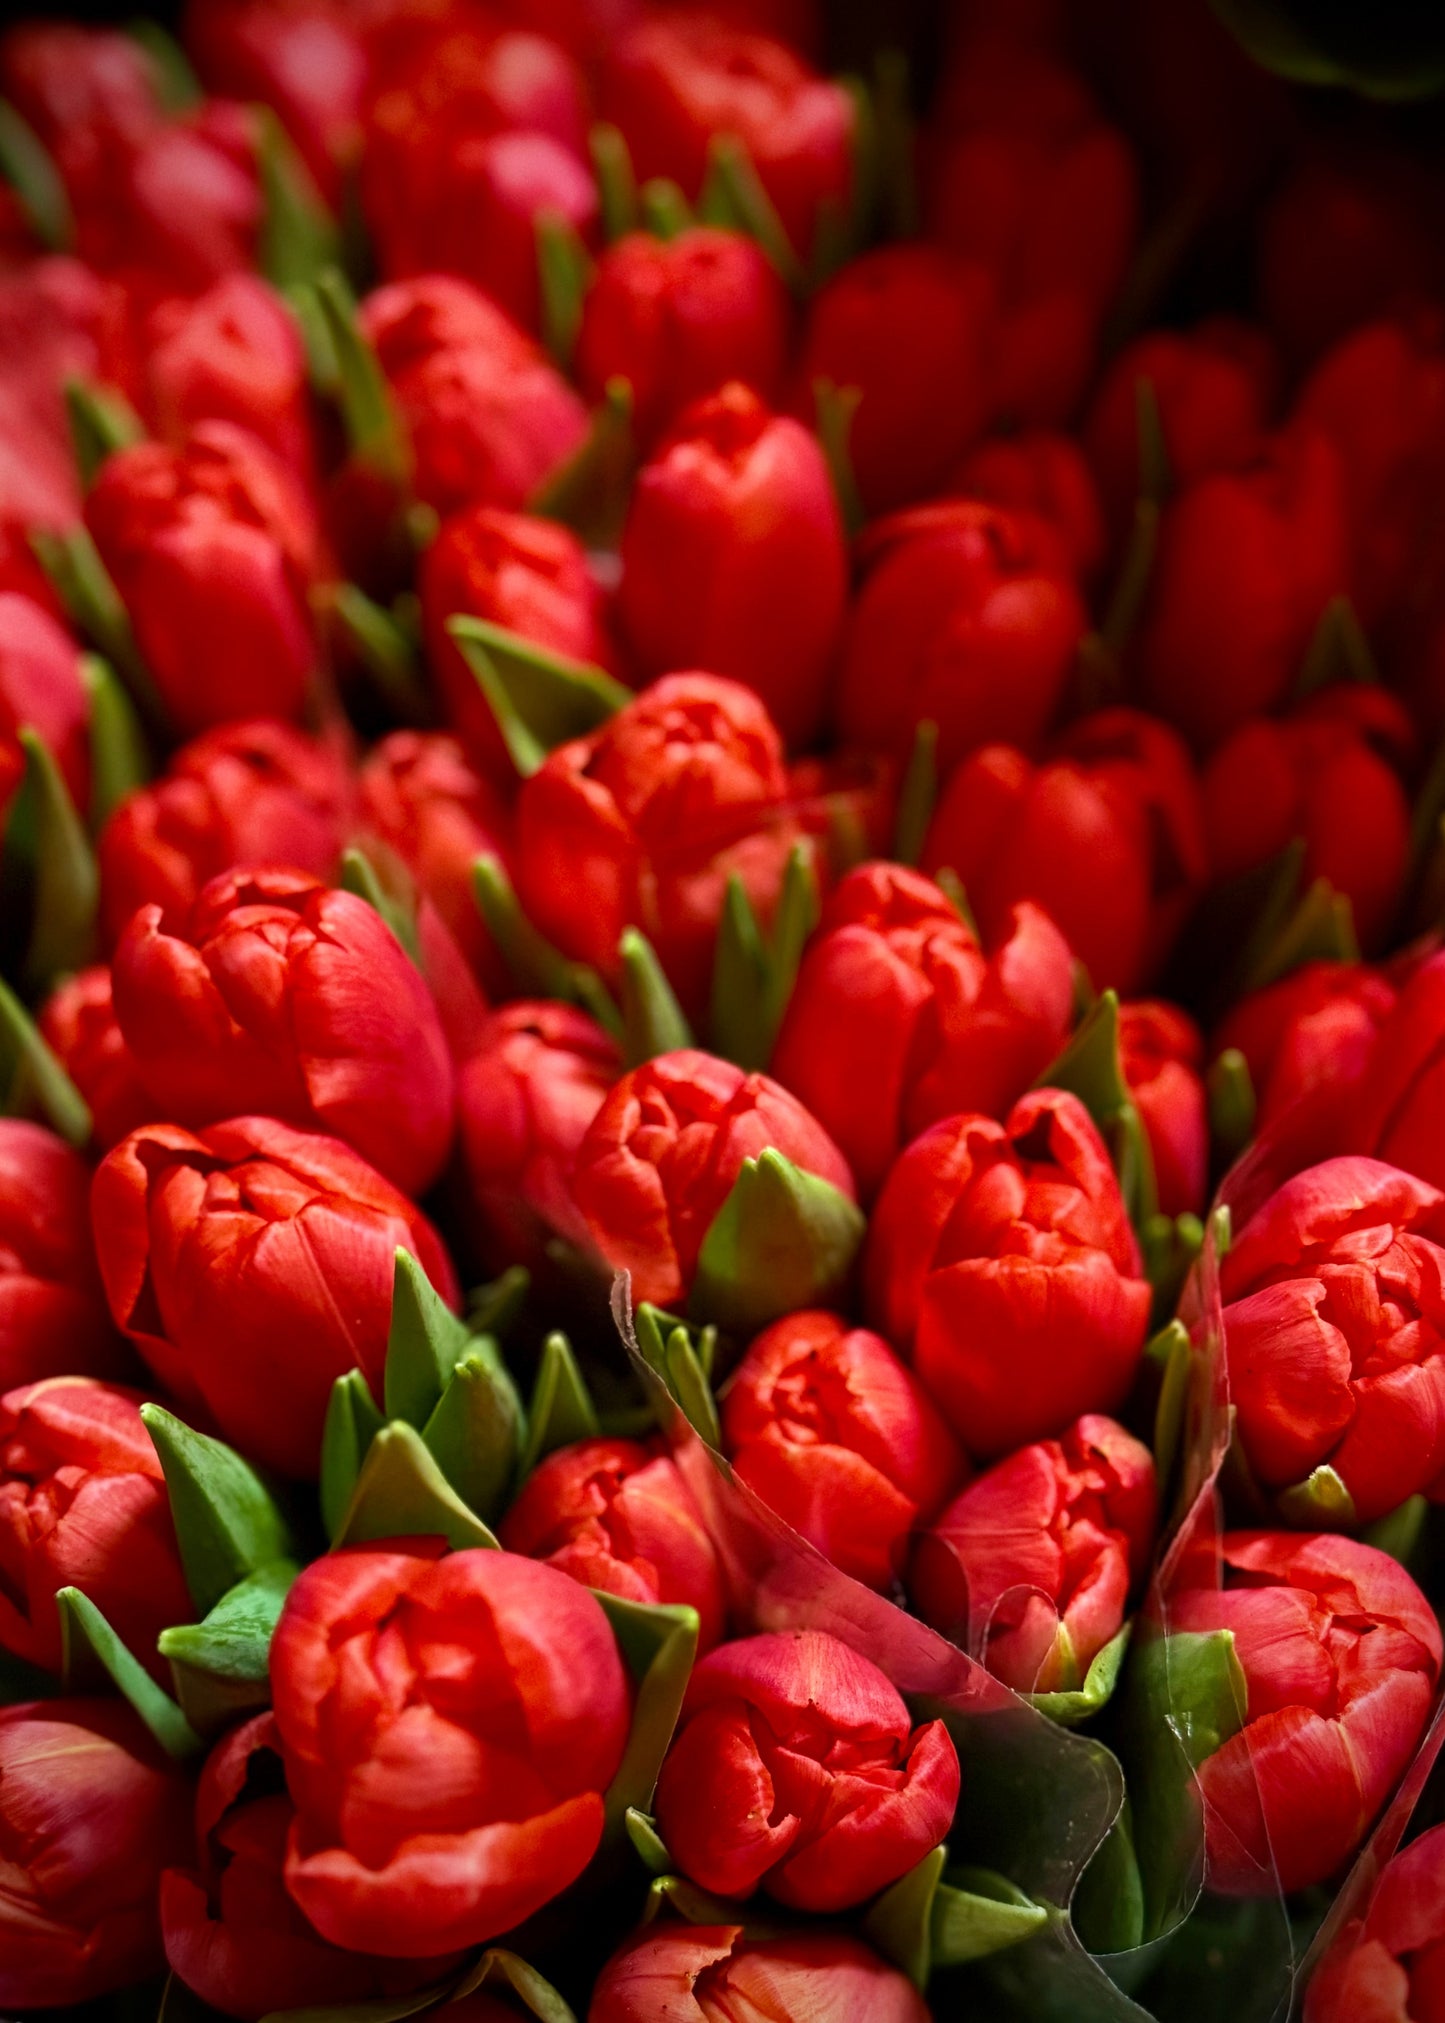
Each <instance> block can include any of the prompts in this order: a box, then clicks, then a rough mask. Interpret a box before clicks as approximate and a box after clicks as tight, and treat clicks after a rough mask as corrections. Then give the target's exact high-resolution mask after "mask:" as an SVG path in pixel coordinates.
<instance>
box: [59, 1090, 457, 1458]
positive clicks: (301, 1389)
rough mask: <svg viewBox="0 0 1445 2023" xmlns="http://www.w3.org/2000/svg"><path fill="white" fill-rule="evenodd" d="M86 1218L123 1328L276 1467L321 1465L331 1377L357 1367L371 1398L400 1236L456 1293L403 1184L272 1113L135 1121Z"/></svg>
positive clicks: (154, 1362)
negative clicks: (207, 1120)
mask: <svg viewBox="0 0 1445 2023" xmlns="http://www.w3.org/2000/svg"><path fill="white" fill-rule="evenodd" d="M93 1219H94V1224H95V1244H96V1250H97V1252H98V1253H99V1257H100V1269H101V1276H102V1277H103V1279H104V1280H105V1288H106V1294H107V1296H108V1298H109V1300H110V1306H111V1312H112V1313H113V1315H114V1316H115V1319H116V1323H117V1325H118V1326H120V1327H122V1328H124V1329H125V1331H126V1333H127V1334H129V1335H130V1337H131V1339H132V1340H133V1341H134V1342H135V1344H136V1346H137V1347H138V1348H139V1350H140V1352H141V1354H142V1356H143V1357H144V1358H145V1360H146V1362H147V1363H148V1364H149V1365H150V1367H151V1368H152V1369H153V1370H154V1372H155V1373H156V1375H157V1377H158V1378H159V1380H160V1381H161V1382H162V1383H163V1384H164V1385H165V1387H166V1389H167V1390H168V1391H170V1392H171V1393H172V1395H173V1396H174V1397H176V1398H177V1399H178V1400H179V1401H180V1403H181V1405H182V1407H183V1408H184V1407H186V1406H188V1405H189V1406H193V1407H194V1406H200V1407H202V1408H203V1409H204V1410H206V1411H207V1412H209V1413H210V1415H211V1416H212V1417H213V1418H214V1420H215V1422H216V1424H217V1426H218V1427H219V1428H220V1430H221V1432H222V1433H223V1434H224V1435H225V1437H226V1438H227V1439H229V1440H232V1441H234V1442H235V1443H236V1444H237V1445H238V1446H240V1447H242V1448H244V1449H245V1451H246V1452H247V1453H248V1454H250V1455H252V1456H253V1457H254V1458H255V1459H256V1460H257V1461H259V1462H260V1463H261V1464H262V1465H263V1466H264V1467H270V1468H275V1469H277V1470H279V1471H280V1472H281V1473H282V1474H286V1475H296V1476H308V1475H314V1474H315V1472H316V1465H317V1457H318V1455H319V1452H320V1447H321V1426H322V1421H323V1419H324V1418H325V1415H326V1405H327V1400H328V1399H329V1397H330V1395H331V1386H332V1384H333V1382H334V1381H335V1379H336V1378H337V1377H339V1376H342V1375H343V1374H344V1373H345V1372H346V1371H347V1370H350V1369H353V1368H356V1367H359V1368H360V1369H361V1370H362V1371H363V1372H364V1374H365V1376H366V1378H367V1380H368V1382H369V1383H370V1384H371V1386H372V1388H373V1390H374V1391H375V1392H376V1393H377V1395H378V1396H379V1395H380V1391H381V1377H382V1368H383V1364H384V1362H385V1358H386V1340H387V1331H388V1329H389V1327H390V1322H391V1287H392V1276H393V1271H394V1267H395V1254H396V1251H397V1249H398V1248H402V1249H405V1250H409V1251H410V1252H411V1253H412V1255H413V1256H414V1257H415V1258H416V1259H417V1261H418V1262H419V1263H420V1265H421V1267H422V1269H423V1271H425V1273H426V1275H427V1277H428V1278H429V1279H430V1280H431V1282H432V1284H433V1285H434V1286H435V1287H436V1289H437V1291H438V1292H439V1293H440V1294H441V1296H442V1298H443V1299H444V1300H446V1301H447V1303H448V1304H449V1305H451V1306H455V1305H456V1303H457V1285H456V1277H455V1274H454V1273H453V1271H452V1266H451V1261H450V1259H449V1258H448V1257H447V1254H446V1252H445V1250H444V1249H443V1248H442V1244H441V1239H440V1238H439V1237H438V1235H437V1233H436V1231H435V1230H434V1229H433V1228H432V1226H431V1224H430V1223H429V1222H428V1221H427V1220H426V1218H425V1217H424V1216H423V1215H422V1214H421V1213H420V1211H419V1210H418V1209H416V1208H414V1207H413V1206H412V1204H411V1203H410V1202H409V1201H408V1200H407V1199H406V1198H405V1196H404V1195H401V1194H399V1193H398V1192H397V1190H396V1189H395V1188H394V1187H393V1186H392V1185H391V1184H390V1182H389V1181H386V1180H383V1179H382V1177H381V1175H380V1174H379V1173H377V1172H376V1171H375V1170H374V1168H372V1167H370V1166H368V1165H367V1163H366V1161H365V1160H364V1159H362V1158H360V1157H359V1156H358V1155H357V1154H356V1153H355V1152H353V1151H352V1150H351V1149H350V1147H349V1146H346V1145H343V1144H341V1143H340V1142H339V1140H337V1139H335V1138H319V1137H311V1136H309V1135H307V1134H306V1133H305V1132H302V1131H293V1130H292V1129H291V1128H290V1127H289V1126H288V1125H285V1124H278V1123H276V1122H275V1121H274V1120H273V1119H271V1118H269V1117H238V1118H233V1119H232V1120H231V1121H230V1122H229V1123H225V1124H217V1125H214V1126H212V1127H211V1128H210V1129H208V1130H206V1131H204V1132H202V1133H201V1134H199V1135H198V1136H195V1137H193V1136H192V1135H191V1133H190V1132H189V1131H183V1130H181V1129H180V1127H179V1126H178V1125H173V1124H154V1125H150V1126H149V1127H147V1128H146V1129H145V1130H142V1131H136V1132H134V1133H132V1135H131V1136H130V1137H129V1138H127V1139H126V1140H125V1141H124V1143H122V1144H120V1145H117V1147H116V1148H115V1150H114V1151H113V1152H112V1153H111V1154H110V1155H109V1156H108V1158H107V1159H106V1160H105V1161H104V1163H103V1164H102V1166H101V1168H100V1170H99V1172H98V1173H97V1174H96V1177H95V1189H94V1200H93ZM280 1401H284V1407H285V1409H284V1410H281V1409H278V1405H279V1403H280Z"/></svg>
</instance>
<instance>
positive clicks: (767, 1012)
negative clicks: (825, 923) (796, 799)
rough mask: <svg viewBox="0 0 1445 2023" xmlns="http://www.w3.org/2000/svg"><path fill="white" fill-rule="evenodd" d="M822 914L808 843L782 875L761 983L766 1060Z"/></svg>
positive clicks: (799, 848) (792, 854) (799, 846)
mask: <svg viewBox="0 0 1445 2023" xmlns="http://www.w3.org/2000/svg"><path fill="white" fill-rule="evenodd" d="M822 910H823V903H822V896H821V893H820V892H819V888H818V867H817V861H816V852H815V850H814V847H813V845H812V844H811V843H795V844H794V845H793V847H792V849H791V850H790V851H789V853H788V862H787V865H786V867H785V868H784V871H783V889H782V891H781V893H780V894H779V896H778V910H777V914H776V917H775V918H774V921H773V932H772V935H771V937H770V938H769V942H768V962H767V969H766V973H765V976H764V979H763V1006H762V1011H763V1040H764V1043H765V1045H766V1047H767V1054H766V1055H765V1056H764V1058H765V1059H769V1058H771V1056H772V1051H773V1042H774V1041H775V1040H776V1039H777V1036H778V1028H779V1026H780V1025H781V1024H782V1023H783V1014H784V1013H785V1012H786V1011H787V1009H788V1000H789V999H790V998H791V997H792V995H793V985H794V984H795V983H796V982H797V980H798V966H799V964H800V963H801V962H802V960H803V950H804V949H805V948H806V947H807V944H808V937H809V935H811V933H812V932H813V929H814V928H815V927H816V926H817V925H818V917H819V915H820V914H821V912H822Z"/></svg>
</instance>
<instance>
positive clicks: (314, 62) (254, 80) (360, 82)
mask: <svg viewBox="0 0 1445 2023" xmlns="http://www.w3.org/2000/svg"><path fill="white" fill-rule="evenodd" d="M354 13H355V10H351V11H348V10H347V9H346V8H345V7H343V6H330V5H316V6H299V7H287V6H281V7H278V6H275V5H274V4H272V0H189V4H188V5H187V7H186V12H185V34H186V49H187V52H188V54H189V55H190V57H191V60H192V61H193V62H194V63H195V65H196V67H197V69H198V70H199V71H200V73H201V76H202V77H203V78H204V80H205V82H206V85H207V86H208V88H209V89H210V90H212V91H216V92H220V93H222V94H224V96H225V97H227V98H239V99H243V100H245V101H248V102H253V101H259V102H260V103H261V104H263V105H269V106H272V107H273V108H274V109H275V111H276V112H277V114H278V115H279V117H280V119H281V123H282V125H283V126H284V127H285V129H286V131H287V133H288V135H289V136H290V138H291V139H292V140H293V141H294V142H295V144H296V146H297V147H298V149H299V150H300V152H301V155H302V158H303V160H304V161H305V163H306V166H307V168H308V169H309V170H310V172H311V175H312V177H313V179H314V180H315V182H316V185H317V188H318V189H319V190H320V191H321V193H322V195H323V196H324V197H325V198H326V199H327V201H328V202H329V203H330V204H331V205H332V207H333V208H336V207H337V205H338V202H339V200H340V199H341V197H342V195H343V191H342V177H343V173H344V171H345V170H346V169H347V168H348V167H349V166H350V165H351V163H352V162H353V160H354V158H355V156H356V153H357V151H358V149H359V147H360V144H361V108H362V102H363V98H364V95H365V88H366V81H367V62H366V50H365V45H364V41H363V38H362V36H361V34H360V32H359V29H360V24H359V23H358V22H357V21H356V20H355V18H354Z"/></svg>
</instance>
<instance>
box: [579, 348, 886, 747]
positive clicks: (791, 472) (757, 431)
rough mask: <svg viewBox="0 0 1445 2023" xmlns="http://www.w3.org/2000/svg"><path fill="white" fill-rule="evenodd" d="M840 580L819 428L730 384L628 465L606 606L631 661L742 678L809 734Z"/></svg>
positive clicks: (841, 552)
mask: <svg viewBox="0 0 1445 2023" xmlns="http://www.w3.org/2000/svg"><path fill="white" fill-rule="evenodd" d="M679 582H686V583H687V584H688V585H689V594H688V595H687V596H686V597H679V596H678V584H679ZM847 592H848V555H847V543H846V539H845V536H844V531H843V521H842V516H841V514H840V512H839V510H838V501H837V498H836V496H835V494H834V491H833V483H832V479H831V478H830V477H829V475H828V466H827V463H826V461H825V459H824V456H823V452H822V450H821V449H820V448H819V446H818V443H817V440H816V438H815V437H814V436H812V435H811V434H810V433H809V432H808V431H807V430H806V429H804V428H802V427H801V426H800V425H799V424H798V423H797V422H795V421H790V420H788V419H787V418H786V417H784V416H778V415H772V414H769V412H768V410H767V408H766V407H764V405H763V403H762V402H761V401H760V400H759V399H758V397H757V395H756V394H754V393H752V392H750V391H749V390H748V388H747V387H745V386H742V385H739V384H738V383H736V382H734V383H733V384H731V385H729V386H725V387H724V388H723V389H722V391H721V392H720V393H717V394H714V395H712V396H711V397H710V398H709V399H707V400H704V401H699V402H698V404H697V405H696V406H695V407H692V408H690V409H688V410H687V412H686V413H685V414H684V415H683V416H682V417H681V419H680V420H679V421H678V422H677V424H676V425H675V427H674V428H673V431H672V433H671V434H670V435H669V436H668V437H667V438H666V440H665V441H664V442H663V443H662V444H661V446H660V447H659V449H658V451H657V454H656V455H655V456H654V458H653V459H652V461H651V462H650V463H648V464H646V465H644V467H643V469H642V471H641V472H640V473H639V475H638V479H637V486H636V490H635V491H634V493H633V498H632V505H631V509H630V511H629V513H628V516H627V525H626V527H625V528H624V530H623V535H622V582H621V585H620V587H619V589H618V593H617V615H618V620H619V623H620V624H621V626H622V629H623V631H624V633H625V635H626V638H627V642H628V645H629V646H630V648H631V650H632V652H633V654H634V655H635V657H636V659H637V662H638V665H639V667H640V668H641V669H642V671H643V672H644V673H645V674H647V675H659V674H664V673H666V672H667V671H668V669H670V668H679V667H705V668H708V669H710V670H712V671H713V672H714V673H716V674H720V675H726V676H729V677H730V678H731V679H733V680H735V681H742V682H746V683H747V685H748V687H749V688H753V689H756V691H757V693H758V694H759V695H760V696H761V697H762V699H763V701H764V702H765V703H766V704H767V707H768V712H769V714H770V715H771V716H772V718H773V719H774V721H775V722H776V723H777V725H778V728H779V729H780V730H781V731H782V733H783V736H784V738H785V739H786V741H787V742H788V743H789V744H791V745H798V744H806V743H808V742H809V740H810V738H811V737H812V735H813V733H814V732H815V731H816V729H817V727H818V720H819V717H820V716H821V714H822V709H823V701H824V687H825V683H826V680H827V676H828V671H829V667H830V665H831V663H832V658H833V654H834V650H835V648H836V645H837V640H838V633H839V628H840V627H841V624H842V621H843V612H844V608H845V604H846V601H847Z"/></svg>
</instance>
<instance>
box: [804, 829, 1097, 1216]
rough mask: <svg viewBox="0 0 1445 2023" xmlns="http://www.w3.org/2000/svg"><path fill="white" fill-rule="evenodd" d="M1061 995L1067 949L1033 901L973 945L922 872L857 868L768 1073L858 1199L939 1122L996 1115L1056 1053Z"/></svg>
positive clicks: (826, 925) (808, 962)
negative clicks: (807, 1117)
mask: <svg viewBox="0 0 1445 2023" xmlns="http://www.w3.org/2000/svg"><path fill="white" fill-rule="evenodd" d="M1073 989H1074V986H1073V965H1072V958H1071V956H1070V953H1069V948H1068V945H1067V943H1066V942H1065V940H1064V938H1063V936H1062V935H1061V934H1060V933H1059V930H1058V929H1057V928H1056V927H1055V926H1054V924H1053V922H1052V921H1051V920H1049V918H1048V917H1047V915H1045V914H1044V913H1042V912H1040V910H1039V909H1038V907H1036V906H1033V905H1031V904H1029V903H1027V902H1025V903H1024V904H1022V905H1019V906H1016V907H1012V908H1010V910H1009V912H1008V913H1007V915H1005V916H1004V918H1003V921H1002V926H1001V932H1000V933H999V936H998V938H997V939H996V940H995V942H994V943H993V945H992V946H991V947H990V949H989V950H988V952H987V953H985V951H984V949H983V948H981V947H980V946H979V942H978V937H977V936H976V935H975V933H974V932H973V930H972V928H971V927H969V925H968V924H967V922H965V921H964V920H963V919H962V918H961V917H960V915H959V913H958V911H957V909H956V908H955V907H954V906H953V905H952V904H951V903H950V902H949V900H948V898H947V897H946V895H945V894H944V893H943V892H942V891H940V890H939V888H938V887H937V886H936V885H934V884H933V883H932V881H931V880H930V879H927V878H924V877H922V876H921V875H920V874H919V873H918V872H916V871H909V870H906V869H904V868H903V867H902V866H901V865H894V864H862V865H859V867H858V868H857V870H855V871H851V872H850V873H849V874H848V876H847V877H846V878H845V879H844V880H843V881H842V883H841V884H840V885H839V886H838V887H837V888H836V890H835V891H834V892H833V893H832V894H831V895H830V896H829V899H828V902H827V904H826V906H825V908H824V910H823V917H822V920H821V922H820V924H819V928H818V932H817V933H816V935H815V936H814V938H813V940H812V942H811V943H810V945H809V948H808V951H807V954H806V955H805V956H804V958H803V962H802V966H801V968H800V970H799V972H798V980H797V983H796V985H795V987H794V990H793V995H792V997H791V999H790V1000H789V1004H788V1010H787V1014H786V1016H785V1018H784V1020H783V1025H782V1029H781V1031H780V1033H779V1035H778V1044H777V1047H776V1049H775V1051H774V1054H773V1060H772V1070H773V1073H774V1074H775V1075H776V1076H777V1079H778V1080H779V1081H780V1082H781V1083H782V1084H783V1085H784V1087H785V1088H787V1089H790V1090H791V1091H792V1093H793V1094H794V1095H795V1096H797V1098H798V1099H799V1101H800V1102H802V1103H805V1104H806V1105H807V1107H808V1108H809V1110H811V1111H812V1113H813V1115H814V1116H815V1117H816V1118H817V1119H818V1121H819V1123H820V1124H822V1126H823V1128H824V1129H825V1130H826V1131H828V1132H829V1133H830V1134H831V1136H832V1137H833V1139H834V1140H835V1142H836V1143H837V1145H838V1147H839V1149H840V1150H841V1151H842V1153H843V1154H844V1157H845V1158H846V1159H847V1161H848V1164H849V1166H850V1167H851V1168H852V1170H853V1174H854V1177H855V1178H856V1180H857V1182H858V1186H859V1188H860V1190H861V1191H862V1193H863V1194H864V1195H865V1196H870V1195H872V1194H873V1193H874V1192H875V1191H876V1189H877V1188H878V1187H880V1186H881V1185H882V1183H883V1180H884V1177H885V1176H886V1174H887V1172H888V1169H889V1167H890V1166H891V1165H892V1163H893V1161H894V1159H895V1158H896V1157H897V1155H898V1153H899V1151H900V1150H901V1149H902V1147H903V1146H904V1145H906V1144H908V1143H910V1142H911V1141H912V1140H913V1139H914V1138H916V1137H917V1136H918V1134H919V1132H920V1131H922V1130H924V1129H925V1128H926V1126H928V1125H929V1124H935V1123H937V1122H938V1120H939V1118H940V1117H949V1116H953V1115H955V1114H956V1113H957V1112H958V1111H960V1110H981V1111H984V1112H985V1113H987V1114H990V1115H1004V1114H1006V1113H1007V1111H1008V1109H1009V1107H1010V1106H1011V1104H1013V1103H1014V1102H1015V1101H1016V1100H1017V1099H1018V1097H1020V1096H1021V1095H1022V1094H1023V1093H1024V1091H1025V1089H1027V1088H1029V1087H1030V1086H1031V1085H1032V1083H1034V1082H1035V1081H1036V1080H1037V1079H1038V1076H1039V1074H1040V1073H1041V1072H1042V1070H1043V1069H1044V1068H1045V1067H1047V1066H1048V1064H1049V1062H1050V1061H1051V1060H1052V1059H1053V1058H1054V1056H1055V1055H1056V1054H1057V1053H1058V1052H1059V1050H1060V1048H1061V1047H1062V1045H1063V1043H1064V1040H1065V1039H1066V1037H1067V1035H1068V1030H1069V1025H1070V1021H1071V1019H1072V1016H1073ZM840 1004H842V1005H846V1006H847V1007H848V1016H847V1017H846V1018H845V1019H840V1018H839V1017H838V1015H837V1013H838V1007H839V1005H840Z"/></svg>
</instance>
